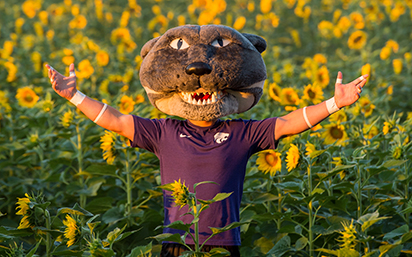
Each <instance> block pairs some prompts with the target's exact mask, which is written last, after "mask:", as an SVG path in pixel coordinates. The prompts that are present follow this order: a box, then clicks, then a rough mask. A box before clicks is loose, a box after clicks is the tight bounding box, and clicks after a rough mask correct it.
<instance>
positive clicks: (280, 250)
mask: <svg viewBox="0 0 412 257" xmlns="http://www.w3.org/2000/svg"><path fill="white" fill-rule="evenodd" d="M290 249H291V247H290V237H289V236H287V235H286V236H284V237H282V238H281V239H280V240H279V241H278V242H277V243H276V244H275V246H273V248H272V249H270V251H269V252H268V253H267V256H273V257H281V256H283V255H284V254H285V253H287V252H288V251H289V250H290Z"/></svg>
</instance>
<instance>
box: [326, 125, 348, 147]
mask: <svg viewBox="0 0 412 257" xmlns="http://www.w3.org/2000/svg"><path fill="white" fill-rule="evenodd" d="M322 137H323V138H324V139H325V144H328V145H329V144H333V143H335V142H336V144H337V145H342V146H344V145H345V144H346V143H345V141H346V140H347V139H348V135H347V133H346V131H345V128H344V127H343V125H341V124H333V123H331V124H328V125H325V131H324V132H323V133H322Z"/></svg>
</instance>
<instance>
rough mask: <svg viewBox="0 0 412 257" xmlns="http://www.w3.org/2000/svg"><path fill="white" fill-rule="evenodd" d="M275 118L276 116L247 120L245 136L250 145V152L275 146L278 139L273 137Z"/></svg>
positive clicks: (274, 147)
mask: <svg viewBox="0 0 412 257" xmlns="http://www.w3.org/2000/svg"><path fill="white" fill-rule="evenodd" d="M276 120H277V118H268V119H264V120H260V121H249V124H248V134H247V137H248V139H249V141H250V144H251V146H252V149H251V150H252V153H257V152H259V151H263V150H267V149H276V148H277V146H278V142H279V141H277V140H276V139H275V126H276Z"/></svg>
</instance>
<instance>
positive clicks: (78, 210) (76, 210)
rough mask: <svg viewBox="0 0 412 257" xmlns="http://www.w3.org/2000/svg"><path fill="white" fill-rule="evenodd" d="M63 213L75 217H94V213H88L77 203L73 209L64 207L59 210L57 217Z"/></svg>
mask: <svg viewBox="0 0 412 257" xmlns="http://www.w3.org/2000/svg"><path fill="white" fill-rule="evenodd" d="M63 213H70V214H73V215H82V216H90V217H91V216H94V215H93V213H90V212H89V211H86V210H85V209H83V208H82V207H80V205H78V204H77V203H76V204H75V205H74V206H73V208H68V207H63V208H60V209H58V210H57V216H58V215H60V214H63Z"/></svg>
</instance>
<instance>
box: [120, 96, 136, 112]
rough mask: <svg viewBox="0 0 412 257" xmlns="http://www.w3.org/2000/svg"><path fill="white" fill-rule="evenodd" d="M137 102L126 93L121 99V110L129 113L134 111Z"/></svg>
mask: <svg viewBox="0 0 412 257" xmlns="http://www.w3.org/2000/svg"><path fill="white" fill-rule="evenodd" d="M134 105H135V102H134V101H133V98H131V97H130V96H127V95H124V96H122V98H121V99H120V112H121V113H124V114H128V113H130V112H132V111H133V109H134Z"/></svg>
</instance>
